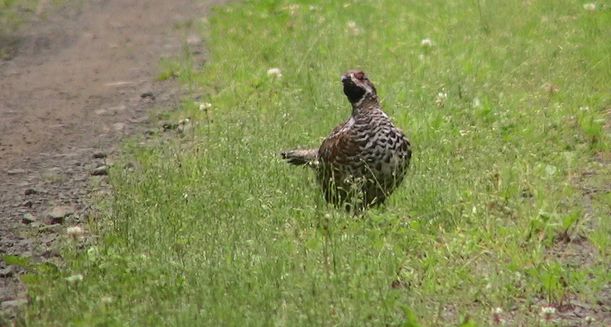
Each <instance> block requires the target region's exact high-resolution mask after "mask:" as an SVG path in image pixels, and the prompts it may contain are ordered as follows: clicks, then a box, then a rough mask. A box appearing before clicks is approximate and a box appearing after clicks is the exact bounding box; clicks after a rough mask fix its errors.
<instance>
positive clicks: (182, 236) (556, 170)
mask: <svg viewBox="0 0 611 327" xmlns="http://www.w3.org/2000/svg"><path fill="white" fill-rule="evenodd" d="M351 21H352V22H354V23H350V22H351ZM610 26H611V15H610V12H609V8H605V7H601V6H600V5H599V6H598V8H597V10H595V11H587V10H584V8H583V6H582V4H581V3H578V2H574V1H553V2H551V1H519V2H518V1H433V2H427V1H418V2H409V4H407V3H406V2H405V1H401V0H386V1H342V2H332V3H331V2H326V1H318V2H315V1H312V2H307V3H304V4H301V5H290V3H289V2H287V1H271V0H267V1H265V0H262V1H248V2H247V3H244V4H235V5H230V6H227V7H221V8H218V9H217V10H215V11H214V12H213V14H212V16H211V17H210V19H209V24H207V25H206V27H205V31H206V32H205V34H206V39H207V40H208V43H207V44H208V48H209V52H210V57H209V61H208V63H207V64H206V66H205V67H204V68H203V70H201V71H193V70H190V69H187V68H185V69H172V72H173V73H172V74H175V73H174V72H177V74H178V78H180V79H182V80H183V81H185V83H188V84H189V86H190V87H191V88H192V89H193V90H194V92H195V94H197V95H201V96H202V100H201V101H202V102H210V103H211V104H212V107H211V108H209V109H208V110H207V111H200V110H198V103H195V102H193V101H191V100H186V101H185V102H184V104H183V106H182V109H181V110H180V111H178V112H176V113H173V114H171V117H172V119H175V120H178V119H181V118H186V117H190V118H191V120H192V121H193V122H194V124H195V125H194V126H195V127H194V129H192V131H190V132H189V133H186V134H185V135H184V136H183V137H180V138H176V139H167V138H161V139H159V140H157V141H155V142H151V143H148V144H147V145H138V143H137V142H131V143H128V144H127V145H126V152H127V154H126V156H125V158H124V160H125V161H132V162H133V163H134V166H135V168H134V169H133V170H125V169H122V165H121V164H117V165H115V167H114V169H113V170H112V174H111V179H112V184H113V187H114V190H115V193H114V196H113V197H112V199H109V200H108V201H107V202H106V205H107V209H106V210H105V211H104V214H103V215H102V217H100V218H101V219H97V220H92V222H91V223H90V224H89V225H88V226H87V228H88V229H89V231H90V232H92V233H94V234H96V235H98V237H97V238H96V242H95V243H93V244H90V243H87V244H85V246H83V247H78V246H77V245H75V244H74V242H73V241H70V240H66V242H65V249H64V257H65V258H66V263H65V266H64V267H62V268H61V269H59V270H56V269H55V268H52V267H48V266H45V267H42V268H38V269H33V271H34V272H36V271H42V273H38V274H36V273H33V274H31V275H28V276H27V277H25V279H26V280H27V281H28V283H29V285H30V294H31V296H32V305H31V306H30V307H29V309H28V311H27V313H26V315H25V316H24V318H23V319H24V323H25V324H27V325H32V326H36V325H55V326H68V325H73V326H93V325H100V326H115V325H129V326H151V325H158V326H197V325H213V326H215V325H242V324H244V325H278V326H295V325H341V326H355V325H373V326H379V325H404V326H412V325H416V323H415V321H418V322H419V323H420V324H421V325H423V326H447V325H459V324H460V323H461V322H464V323H465V326H467V325H476V324H477V325H481V326H486V325H489V324H491V323H492V321H491V319H492V314H491V310H493V309H494V308H497V307H498V308H502V309H503V311H504V312H503V313H502V314H501V316H502V318H503V319H505V320H507V321H508V323H509V324H510V325H523V326H537V325H546V324H547V323H548V322H541V321H540V320H541V316H540V311H541V307H542V306H546V305H551V306H557V307H558V312H557V313H556V314H554V315H553V318H561V317H565V316H566V315H568V313H569V312H570V311H571V310H570V309H567V308H568V306H563V305H564V304H567V303H572V302H579V303H586V304H588V305H590V306H591V307H592V308H597V301H599V300H604V298H602V297H603V296H604V294H603V289H604V288H605V287H608V285H609V275H608V267H609V250H608V249H609V234H610V233H609V232H610V230H609V229H610V226H611V224H609V220H608V217H609V213H610V197H609V192H608V191H609V190H608V185H609V184H610V182H611V181H609V176H610V171H609V168H608V167H609V166H608V165H607V163H606V162H605V161H604V160H607V162H608V159H609V153H610V152H609V135H608V132H609V130H608V126H605V123H606V122H608V120H609V116H608V115H609V112H608V111H609V106H610V104H611V102H610V101H611V98H610V96H611V92H609V91H610V90H609V82H610V81H611V76H610V72H611V59H610V55H609V54H610V53H611V42H609V38H608V37H609V32H610V28H609V27H610ZM424 38H430V39H431V40H432V42H433V46H432V47H423V46H421V44H420V43H421V40H422V39H424ZM190 66H191V65H177V66H176V67H190ZM168 67H174V66H172V65H169V66H168ZM271 67H279V68H280V69H281V70H282V75H283V76H282V77H281V78H273V77H269V76H267V74H266V71H267V70H268V69H269V68H271ZM349 68H362V69H364V70H365V71H366V72H368V73H369V75H370V78H371V79H372V80H373V82H374V83H375V84H376V86H377V88H378V91H379V93H380V96H381V98H382V99H383V105H384V107H385V109H386V112H387V113H388V114H389V115H390V116H392V117H393V118H394V120H395V122H396V123H397V125H398V126H400V127H402V128H403V129H404V131H405V132H406V134H407V135H408V136H409V138H410V139H411V141H412V143H413V145H414V156H413V162H412V165H411V167H410V172H409V174H408V177H407V179H406V181H405V182H404V184H403V185H402V186H401V188H400V189H399V190H398V191H397V192H396V193H395V194H394V195H393V196H392V197H391V198H390V201H389V202H388V203H387V205H386V206H385V207H383V208H380V209H375V210H370V211H369V212H367V213H366V214H365V215H364V216H363V217H358V218H355V217H353V216H351V215H349V214H346V213H344V212H342V211H339V210H335V209H333V208H332V207H330V206H327V205H325V204H324V202H323V200H322V195H321V193H320V191H319V189H318V188H317V186H316V184H315V182H314V179H313V174H312V172H310V171H308V170H306V169H297V168H295V167H289V166H288V165H286V164H285V163H283V162H281V161H280V160H279V158H278V155H277V153H278V152H279V151H280V150H284V149H288V148H293V147H300V146H302V147H309V146H316V145H317V144H319V142H320V140H321V138H322V137H324V136H326V135H327V133H328V132H329V131H330V130H331V129H332V128H333V127H334V126H335V125H336V124H337V123H339V122H341V121H342V120H344V119H345V118H346V117H347V116H348V115H349V112H350V108H349V104H348V103H347V101H346V99H345V98H344V95H343V94H342V92H341V85H340V83H339V76H340V74H341V73H342V72H344V71H345V70H347V69H349ZM438 93H446V94H447V99H442V97H441V98H440V97H439V96H438ZM596 158H599V159H596ZM600 158H602V159H600ZM605 158H606V159H605ZM584 189H588V190H594V191H593V192H589V193H588V194H589V195H584V193H585V192H584ZM565 236H569V237H570V238H572V239H573V240H574V241H573V242H570V243H563V242H562V241H561V239H562V238H564V237H565ZM77 274H81V275H82V276H83V280H82V281H80V282H78V281H72V282H70V281H68V280H66V278H67V277H69V276H72V275H77ZM607 292H608V290H607ZM599 309H600V308H599ZM567 310H568V311H567ZM599 312H600V310H599ZM588 314H590V315H592V317H594V318H595V319H597V322H596V323H600V324H602V320H601V319H604V316H600V315H596V313H594V312H593V311H592V310H590V311H589V313H588ZM602 314H604V312H603V313H602ZM583 319H585V318H583ZM549 323H550V325H553V322H549ZM596 323H595V324H596ZM577 324H585V320H577Z"/></svg>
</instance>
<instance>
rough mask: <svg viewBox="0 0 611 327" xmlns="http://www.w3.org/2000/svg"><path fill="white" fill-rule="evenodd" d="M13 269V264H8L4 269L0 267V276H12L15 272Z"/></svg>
mask: <svg viewBox="0 0 611 327" xmlns="http://www.w3.org/2000/svg"><path fill="white" fill-rule="evenodd" d="M13 269H14V268H13V266H8V267H6V268H4V269H0V278H6V277H11V276H13V274H14V273H15V271H14V270H13Z"/></svg>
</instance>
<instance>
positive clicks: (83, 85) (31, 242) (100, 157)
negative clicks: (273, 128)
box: [0, 0, 220, 325]
mask: <svg viewBox="0 0 611 327" xmlns="http://www.w3.org/2000/svg"><path fill="white" fill-rule="evenodd" d="M215 2H220V1H214V0H209V1H192V0H175V1H164V0H132V1H124V0H93V1H88V2H86V3H84V4H78V5H75V6H73V5H71V6H69V7H67V8H63V9H60V10H54V11H53V12H52V13H51V14H49V17H48V18H46V19H45V20H44V21H42V22H37V23H34V24H33V26H30V27H27V28H25V31H24V32H23V35H20V38H21V42H20V45H19V47H18V49H17V55H16V56H15V57H14V58H13V59H11V60H9V61H5V62H1V61H0V256H2V255H5V254H18V255H21V256H26V257H32V259H33V260H47V259H52V258H53V257H55V256H57V253H55V252H54V249H53V244H54V241H55V239H57V238H58V235H60V234H61V233H65V230H66V227H67V226H70V225H75V224H78V223H79V222H84V219H85V215H86V212H87V207H86V200H87V196H88V195H89V194H90V192H91V185H92V184H93V185H96V184H103V183H104V178H105V177H104V167H103V165H104V164H105V160H107V159H105V158H104V157H105V156H107V155H111V154H112V153H113V149H114V148H115V146H116V144H117V141H118V140H119V139H120V137H121V136H123V135H126V134H130V133H133V132H137V131H141V130H143V126H144V125H146V121H147V119H148V118H147V114H148V112H149V109H151V108H153V107H164V106H171V105H172V104H174V103H176V101H177V98H178V95H179V91H178V87H177V86H176V85H175V83H172V82H163V83H161V82H154V79H155V75H156V73H157V72H158V63H159V59H160V57H164V56H166V57H171V56H175V55H178V54H179V53H180V51H181V49H182V47H183V46H184V44H185V42H186V40H187V39H188V40H189V42H188V43H189V44H190V46H191V47H192V48H194V49H196V48H197V47H199V46H201V44H200V43H201V41H200V40H199V39H198V38H197V37H196V36H195V35H196V34H191V33H192V32H190V31H189V28H188V26H189V24H185V23H186V22H189V21H192V20H194V19H199V18H201V17H203V15H204V14H205V12H206V9H207V8H208V7H210V6H211V4H212V3H215ZM75 7H76V9H75ZM179 25H180V26H187V27H183V28H177V26H179ZM197 52H198V53H201V49H199V50H198V51H197ZM95 169H99V170H98V172H97V173H95V174H96V175H101V176H92V172H93V171H94V170H95ZM92 179H93V181H92ZM98 182H99V183H98ZM53 209H55V213H54V214H53V213H51V211H53ZM62 211H63V212H62ZM60 216H65V219H64V218H63V217H60ZM53 217H55V218H53ZM52 220H55V221H54V222H59V221H62V220H64V221H63V222H62V223H61V224H51V223H52V222H53V221H52ZM19 273H20V271H18V269H16V268H14V267H9V266H8V265H7V264H6V263H5V262H3V261H0V303H1V305H2V306H1V308H0V325H2V324H3V323H2V317H1V316H2V315H3V314H4V315H5V316H6V315H7V313H8V315H9V316H10V315H11V312H13V311H14V308H15V307H18V306H19V305H21V304H22V303H23V302H25V295H24V292H25V290H24V287H23V285H21V284H20V283H19V281H18V275H19ZM3 312H4V313H3Z"/></svg>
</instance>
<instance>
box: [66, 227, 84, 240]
mask: <svg viewBox="0 0 611 327" xmlns="http://www.w3.org/2000/svg"><path fill="white" fill-rule="evenodd" d="M66 234H68V236H70V237H72V238H73V239H78V238H81V237H83V234H85V231H84V230H83V228H82V227H81V226H71V227H68V228H66Z"/></svg>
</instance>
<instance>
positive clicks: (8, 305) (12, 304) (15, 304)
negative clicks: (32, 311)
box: [2, 299, 28, 310]
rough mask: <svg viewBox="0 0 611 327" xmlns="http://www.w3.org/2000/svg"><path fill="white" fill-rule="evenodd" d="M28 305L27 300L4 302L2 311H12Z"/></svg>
mask: <svg viewBox="0 0 611 327" xmlns="http://www.w3.org/2000/svg"><path fill="white" fill-rule="evenodd" d="M27 303H28V300H26V299H17V300H10V301H4V302H2V309H4V310H6V309H11V308H17V307H20V306H22V305H25V304H27Z"/></svg>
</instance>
